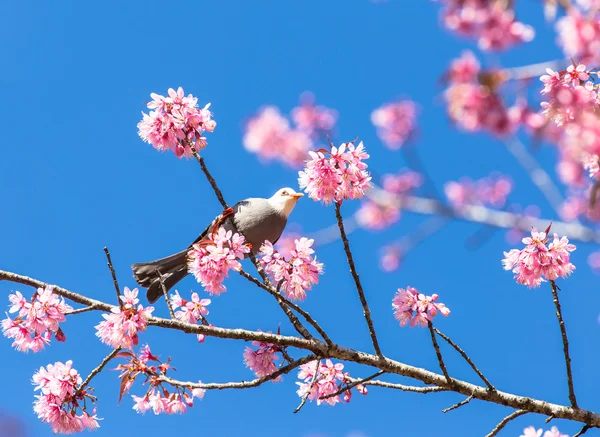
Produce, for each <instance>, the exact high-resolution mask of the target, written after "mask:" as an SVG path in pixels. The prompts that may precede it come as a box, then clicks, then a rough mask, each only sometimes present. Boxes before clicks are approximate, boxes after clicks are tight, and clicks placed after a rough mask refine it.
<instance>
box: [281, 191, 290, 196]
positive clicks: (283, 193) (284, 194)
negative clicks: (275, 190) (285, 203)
mask: <svg viewBox="0 0 600 437" xmlns="http://www.w3.org/2000/svg"><path fill="white" fill-rule="evenodd" d="M289 194H290V193H288V192H287V190H283V191H282V192H281V195H282V196H288V195H289Z"/></svg>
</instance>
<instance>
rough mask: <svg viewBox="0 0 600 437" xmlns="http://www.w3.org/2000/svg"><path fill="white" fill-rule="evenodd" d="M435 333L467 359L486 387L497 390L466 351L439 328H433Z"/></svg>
mask: <svg viewBox="0 0 600 437" xmlns="http://www.w3.org/2000/svg"><path fill="white" fill-rule="evenodd" d="M433 329H434V331H435V332H436V333H437V334H438V335H439V336H440V337H442V338H443V339H444V340H446V342H447V343H448V344H449V345H450V346H452V347H453V348H454V349H456V351H457V352H458V353H459V354H461V355H462V357H463V358H464V359H465V361H466V362H467V363H469V366H471V368H472V369H473V370H474V371H475V373H477V375H479V377H480V378H481V380H482V381H483V382H484V383H485V385H487V386H488V387H489V389H490V390H496V389H495V388H494V386H493V385H492V383H491V382H489V381H488V379H487V378H486V377H485V376H483V373H481V371H480V370H479V369H478V368H477V366H475V364H474V363H473V361H472V360H471V358H469V356H468V355H467V354H466V353H465V351H463V350H462V349H461V348H460V347H459V346H458V345H457V344H456V343H454V342H453V341H452V340H451V339H450V337H448V336H447V335H445V334H443V333H442V332H441V331H440V330H439V329H437V328H433Z"/></svg>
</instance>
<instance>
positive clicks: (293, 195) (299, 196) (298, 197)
mask: <svg viewBox="0 0 600 437" xmlns="http://www.w3.org/2000/svg"><path fill="white" fill-rule="evenodd" d="M302 196H304V193H294V194H290V197H291V198H293V199H300V198H301V197H302Z"/></svg>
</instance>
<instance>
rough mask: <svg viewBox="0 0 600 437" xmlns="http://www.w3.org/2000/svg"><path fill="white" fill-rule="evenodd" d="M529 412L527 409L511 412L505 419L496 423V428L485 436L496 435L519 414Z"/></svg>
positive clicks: (491, 436) (492, 436)
mask: <svg viewBox="0 0 600 437" xmlns="http://www.w3.org/2000/svg"><path fill="white" fill-rule="evenodd" d="M528 412H529V411H525V410H517V411H515V412H513V413H510V414H509V415H508V416H506V417H505V418H504V419H502V420H501V421H500V423H499V424H498V425H496V427H495V428H494V429H492V431H491V432H490V433H489V434H488V435H486V436H485V437H494V436H495V435H498V433H499V432H500V431H502V428H504V427H505V426H506V424H507V423H508V422H510V421H511V420H513V419H516V418H517V417H519V416H522V415H523V414H527V413H528Z"/></svg>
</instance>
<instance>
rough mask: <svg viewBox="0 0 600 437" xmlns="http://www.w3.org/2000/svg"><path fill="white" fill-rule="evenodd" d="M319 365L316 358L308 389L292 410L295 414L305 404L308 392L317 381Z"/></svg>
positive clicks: (319, 362)
mask: <svg viewBox="0 0 600 437" xmlns="http://www.w3.org/2000/svg"><path fill="white" fill-rule="evenodd" d="M320 365H321V360H317V362H316V364H315V374H314V375H313V377H312V381H310V387H309V388H308V391H307V392H306V394H305V395H304V396H302V400H301V401H300V405H298V406H297V407H296V409H295V410H294V414H297V413H298V411H300V410H301V409H302V407H303V406H304V404H306V400H307V399H308V397H309V396H310V392H312V389H313V387H314V386H315V383H316V382H317V378H318V376H319V366H320Z"/></svg>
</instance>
